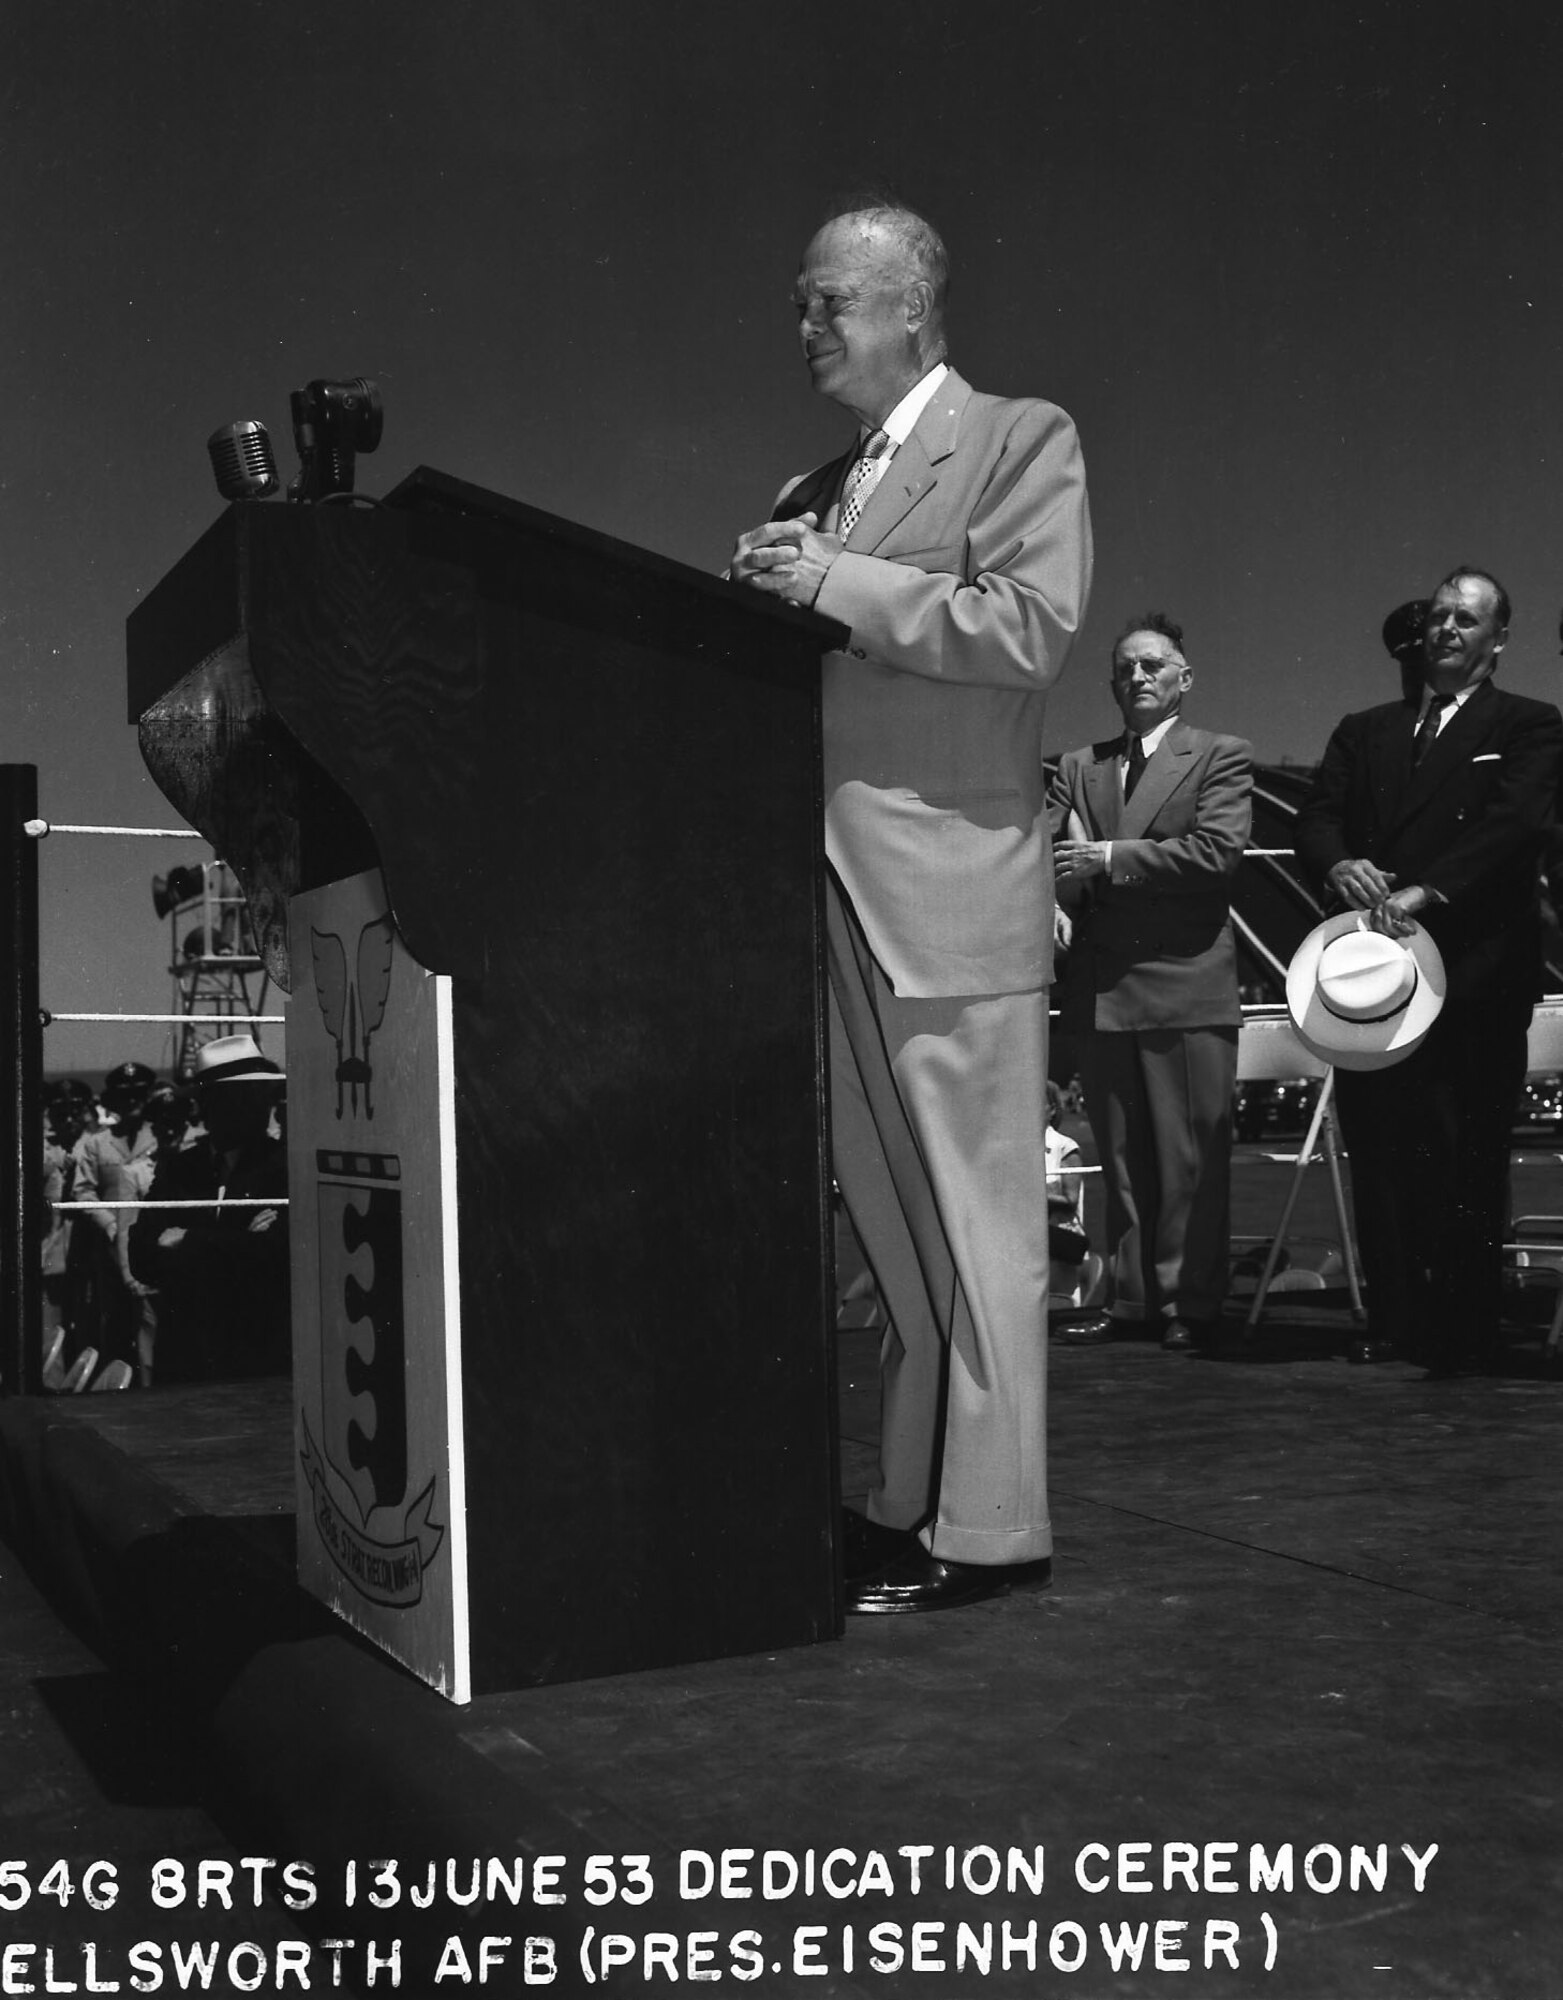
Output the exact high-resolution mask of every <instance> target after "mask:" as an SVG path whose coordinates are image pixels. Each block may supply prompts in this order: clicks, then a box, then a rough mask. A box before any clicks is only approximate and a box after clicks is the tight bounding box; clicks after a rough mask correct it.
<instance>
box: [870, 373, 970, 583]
mask: <svg viewBox="0 0 1563 2000" xmlns="http://www.w3.org/2000/svg"><path fill="white" fill-rule="evenodd" d="M971 393H972V392H971V384H970V383H969V382H967V381H965V380H963V378H962V377H961V376H959V375H957V374H956V373H955V371H954V369H953V368H952V369H951V371H950V373H949V374H948V375H946V376H945V378H944V380H943V381H942V382H941V383H940V384H939V386H938V388H937V389H936V390H935V391H934V392H933V394H932V395H931V396H930V397H929V399H928V402H927V405H926V407H925V408H924V410H923V413H922V415H921V416H920V417H919V418H918V419H917V422H916V424H915V425H914V426H913V427H912V435H911V436H910V437H909V438H908V439H907V440H906V442H905V444H903V445H901V446H900V447H899V448H898V449H897V451H896V454H895V457H894V458H892V459H891V461H890V463H889V464H888V465H887V466H886V467H885V470H884V473H883V475H882V477H881V478H880V481H879V484H878V485H877V486H876V487H875V488H874V490H873V492H872V493H871V494H870V495H869V497H868V504H867V506H866V507H865V508H864V509H863V512H862V513H861V514H860V515H859V517H858V523H857V526H856V527H855V528H854V529H853V530H852V547H853V549H854V551H855V552H856V553H857V554H859V555H872V554H873V552H874V551H875V549H877V548H878V547H879V545H880V543H881V542H883V541H884V540H885V538H886V537H887V536H888V535H890V534H891V533H893V532H894V530H895V529H896V528H898V527H899V526H900V525H901V523H902V521H904V520H905V519H906V517H907V515H908V514H909V513H911V511H912V509H913V508H914V507H915V506H916V505H917V503H918V501H919V500H921V499H922V497H923V495H924V494H925V493H931V492H932V491H933V489H934V487H935V486H936V485H937V484H938V483H939V474H938V467H939V464H940V461H941V460H943V459H946V458H948V457H949V455H950V453H951V452H952V451H954V449H955V443H956V439H957V438H958V437H959V435H960V427H961V413H962V412H963V411H964V410H965V408H966V405H967V404H968V403H969V402H970V401H971Z"/></svg>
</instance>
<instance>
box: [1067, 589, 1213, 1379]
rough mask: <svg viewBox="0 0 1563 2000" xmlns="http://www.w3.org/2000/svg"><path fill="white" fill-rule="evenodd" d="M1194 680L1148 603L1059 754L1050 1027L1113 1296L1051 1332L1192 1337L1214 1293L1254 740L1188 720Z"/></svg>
mask: <svg viewBox="0 0 1563 2000" xmlns="http://www.w3.org/2000/svg"><path fill="white" fill-rule="evenodd" d="M1193 682H1194V676H1193V673H1192V671H1191V669H1190V667H1189V664H1188V661H1187V660H1186V659H1185V657H1184V653H1183V633H1182V630H1181V628H1180V627H1179V626H1177V625H1175V624H1174V623H1173V622H1172V620H1171V619H1170V618H1168V617H1167V616H1166V615H1165V614H1164V613H1162V612H1159V611H1154V612H1151V613H1149V614H1148V615H1147V616H1145V617H1144V618H1137V619H1135V620H1133V621H1132V623H1131V624H1130V625H1129V626H1128V628H1127V629H1126V630H1125V631H1124V633H1123V635H1122V637H1121V638H1120V639H1119V640H1118V642H1117V644H1116V645H1115V646H1114V647H1113V659H1112V691H1113V699H1114V700H1115V701H1116V702H1117V704H1118V707H1119V709H1120V710H1121V712H1122V714H1123V719H1124V733H1123V734H1122V735H1121V736H1114V737H1110V738H1109V739H1108V740H1107V741H1106V742H1103V743H1093V744H1092V745H1091V746H1090V748H1089V749H1086V750H1072V751H1070V752H1069V753H1068V755H1067V756H1065V757H1063V758H1062V759H1061V760H1060V762H1059V767H1058V777H1057V780H1056V782H1055V786H1054V818H1055V824H1056V825H1057V827H1058V829H1059V831H1060V832H1061V834H1062V835H1063V838H1062V839H1061V840H1060V841H1059V842H1058V844H1057V846H1056V848H1055V850H1054V858H1055V865H1056V867H1057V870H1058V883H1059V900H1060V905H1061V909H1060V919H1059V921H1060V934H1061V936H1062V935H1064V934H1065V933H1066V932H1069V931H1070V930H1071V927H1072V935H1069V936H1068V938H1067V942H1068V945H1069V955H1068V960H1067V963H1066V967H1065V971H1064V976H1063V980H1062V983H1061V988H1060V993H1059V1028H1060V1031H1061V1032H1062V1033H1064V1034H1069V1035H1073V1036H1075V1037H1076V1038H1077V1046H1078V1048H1079V1054H1080V1074H1081V1080H1082V1082H1083V1083H1084V1085H1085V1093H1086V1110H1087V1112H1088V1113H1089V1115H1090V1119H1091V1130H1092V1133H1093V1134H1094V1136H1095V1139H1096V1147H1097V1153H1098V1156H1099V1158H1100V1160H1101V1164H1102V1175H1103V1182H1104V1187H1105V1192H1106V1196H1107V1250H1108V1263H1109V1268H1110V1271H1111V1279H1110V1301H1111V1311H1110V1315H1109V1317H1108V1318H1107V1319H1106V1320H1104V1321H1099V1322H1096V1323H1094V1324H1089V1325H1086V1326H1083V1327H1078V1328H1075V1329H1073V1330H1072V1332H1071V1333H1070V1334H1066V1336H1065V1338H1066V1339H1074V1340H1089V1339H1092V1338H1097V1339H1110V1338H1112V1336H1113V1334H1114V1333H1115V1332H1118V1331H1122V1332H1129V1331H1132V1330H1133V1329H1134V1328H1136V1327H1137V1326H1141V1325H1144V1324H1146V1323H1149V1325H1150V1326H1151V1327H1153V1328H1154V1330H1155V1331H1156V1332H1157V1333H1158V1334H1159V1336H1160V1338H1161V1344H1162V1346H1163V1347H1165V1348H1169V1349H1174V1350H1177V1349H1188V1348H1193V1347H1196V1346H1198V1345H1200V1344H1201V1343H1202V1341H1204V1340H1205V1339H1206V1338H1208V1337H1209V1334H1210V1332H1211V1329H1212V1325H1213V1322H1214V1320H1215V1318H1216V1315H1217V1313H1218V1312H1219V1310H1220V1307H1221V1302H1222V1300H1223V1299H1224V1298H1225V1297H1226V1285H1227V1258H1228V1248H1229V1242H1230V1235H1229V1222H1228V1182H1229V1175H1230V1167H1231V1155H1232V1092H1233V1085H1234V1083H1235V1081H1236V1077H1237V1031H1238V1025H1239V1023H1240V1022H1241V1020H1242V1009H1241V1007H1240V1005H1239V1001H1238V990H1237V955H1236V947H1235V945H1234V941H1233V936H1232V915H1231V903H1232V878H1233V876H1234V875H1235V874H1236V873H1237V868H1238V863H1239V861H1240V859H1241V857H1242V853H1243V849H1244V848H1245V847H1246V846H1247V845H1248V833H1249V822H1250V804H1249V791H1250V786H1251V778H1252V773H1251V766H1252V759H1253V753H1252V751H1251V750H1250V749H1249V746H1248V745H1247V744H1246V743H1243V742H1240V741H1239V740H1238V739H1237V738H1236V737H1235V736H1213V735H1211V734H1210V733H1209V731H1207V730H1203V729H1190V728H1189V727H1188V726H1187V724H1186V723H1185V722H1184V721H1183V719H1182V714H1181V711H1182V707H1183V697H1184V696H1185V695H1186V694H1187V693H1188V691H1189V689H1190V687H1192V685H1193Z"/></svg>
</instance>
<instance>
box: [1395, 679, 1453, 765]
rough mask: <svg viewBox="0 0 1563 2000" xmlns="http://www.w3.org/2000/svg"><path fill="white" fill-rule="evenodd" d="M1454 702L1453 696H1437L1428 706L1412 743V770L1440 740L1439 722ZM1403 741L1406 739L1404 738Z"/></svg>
mask: <svg viewBox="0 0 1563 2000" xmlns="http://www.w3.org/2000/svg"><path fill="white" fill-rule="evenodd" d="M1453 700H1454V696H1453V695H1452V694H1435V695H1434V696H1433V698H1432V700H1431V701H1430V702H1429V703H1428V704H1427V713H1426V715H1424V716H1423V717H1422V720H1421V721H1420V722H1419V723H1418V724H1417V726H1416V735H1415V737H1414V738H1413V739H1412V743H1411V768H1412V770H1413V771H1414V770H1415V769H1416V768H1417V766H1418V765H1419V764H1420V763H1421V761H1422V759H1423V758H1424V757H1425V756H1426V755H1427V753H1428V751H1429V750H1431V749H1432V747H1433V745H1434V743H1435V742H1436V741H1437V739H1438V720H1439V717H1440V716H1441V715H1442V714H1443V712H1444V710H1445V709H1446V708H1447V707H1448V706H1449V704H1450V702H1452V701H1453ZM1401 740H1402V741H1404V740H1405V739H1404V738H1402V739H1401Z"/></svg>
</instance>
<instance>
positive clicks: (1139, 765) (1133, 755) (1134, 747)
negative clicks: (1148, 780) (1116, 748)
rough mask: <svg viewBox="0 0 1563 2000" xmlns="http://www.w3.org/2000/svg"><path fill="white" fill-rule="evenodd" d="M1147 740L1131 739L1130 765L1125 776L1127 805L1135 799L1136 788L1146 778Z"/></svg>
mask: <svg viewBox="0 0 1563 2000" xmlns="http://www.w3.org/2000/svg"><path fill="white" fill-rule="evenodd" d="M1146 762H1147V759H1146V755H1145V738H1144V737H1143V736H1131V737H1130V739H1129V765H1128V769H1127V770H1126V771H1125V772H1124V774H1123V802H1124V804H1125V805H1127V804H1128V803H1129V801H1130V799H1132V798H1133V797H1134V788H1135V786H1136V785H1137V784H1138V783H1139V782H1140V780H1141V778H1143V777H1144V776H1145V765H1146Z"/></svg>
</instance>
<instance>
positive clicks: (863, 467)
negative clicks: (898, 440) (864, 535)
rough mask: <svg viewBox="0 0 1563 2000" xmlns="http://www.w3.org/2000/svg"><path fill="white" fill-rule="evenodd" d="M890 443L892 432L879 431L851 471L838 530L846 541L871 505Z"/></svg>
mask: <svg viewBox="0 0 1563 2000" xmlns="http://www.w3.org/2000/svg"><path fill="white" fill-rule="evenodd" d="M889 443H890V433H889V432H888V431H875V432H874V435H873V436H872V437H871V438H870V439H869V440H868V442H867V443H866V444H865V445H864V447H863V454H862V456H861V457H860V458H859V459H858V461H857V463H856V465H854V466H853V468H852V470H851V471H850V472H849V473H848V474H847V483H846V485H845V486H844V487H843V488H842V489H841V512H840V514H839V516H838V517H837V521H836V533H837V535H838V536H839V537H840V539H841V540H842V541H845V540H846V539H847V537H848V535H850V534H851V532H852V530H853V529H854V528H855V527H856V526H857V524H858V516H859V515H860V514H861V513H862V511H863V509H864V508H865V507H866V506H867V505H868V496H869V495H870V493H872V492H873V490H874V486H875V483H876V481H877V479H878V477H879V461H880V459H881V458H882V457H883V455H884V453H885V450H886V448H887V447H888V445H889Z"/></svg>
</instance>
